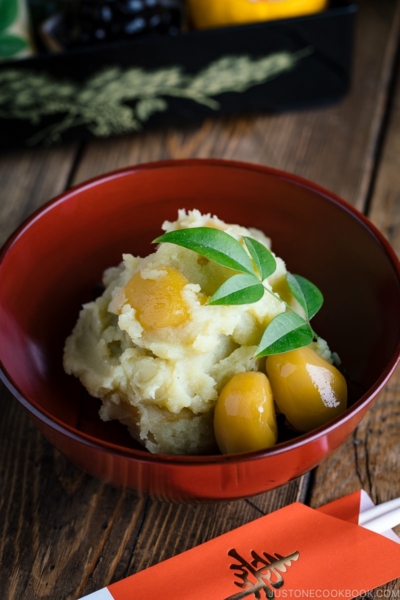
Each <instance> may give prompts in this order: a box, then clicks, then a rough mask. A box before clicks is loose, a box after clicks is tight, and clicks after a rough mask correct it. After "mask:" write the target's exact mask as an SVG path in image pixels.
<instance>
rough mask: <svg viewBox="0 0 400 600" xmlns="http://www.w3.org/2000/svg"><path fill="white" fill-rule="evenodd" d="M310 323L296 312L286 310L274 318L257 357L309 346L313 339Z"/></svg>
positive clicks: (257, 351)
mask: <svg viewBox="0 0 400 600" xmlns="http://www.w3.org/2000/svg"><path fill="white" fill-rule="evenodd" d="M313 337H314V335H313V331H312V329H311V327H310V326H309V324H308V323H307V322H306V321H305V320H304V319H302V318H301V317H300V316H299V315H298V314H296V313H294V312H284V313H281V314H280V315H277V316H276V317H275V318H274V319H272V321H271V323H270V324H269V325H268V327H267V329H266V330H265V331H264V335H263V336H262V338H261V341H260V344H259V346H258V348H257V350H256V354H255V355H256V357H257V358H260V357H261V356H268V355H270V354H281V353H283V352H289V351H290V350H295V349H296V348H302V347H303V346H308V344H311V342H312V341H313Z"/></svg>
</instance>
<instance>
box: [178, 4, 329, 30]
mask: <svg viewBox="0 0 400 600" xmlns="http://www.w3.org/2000/svg"><path fill="white" fill-rule="evenodd" d="M186 2H187V5H188V8H189V16H190V19H191V22H192V24H193V26H194V27H195V28H198V29H207V28H209V27H226V26H229V25H240V24H243V23H254V22H256V21H269V20H274V19H286V18H289V17H299V16H302V15H309V14H313V13H316V12H320V11H322V10H324V9H325V8H327V6H328V0H278V1H277V0H186Z"/></svg>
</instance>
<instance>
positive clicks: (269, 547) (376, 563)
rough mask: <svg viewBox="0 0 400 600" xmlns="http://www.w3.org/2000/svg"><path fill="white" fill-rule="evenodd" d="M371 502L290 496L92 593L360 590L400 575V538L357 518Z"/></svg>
mask: <svg viewBox="0 0 400 600" xmlns="http://www.w3.org/2000/svg"><path fill="white" fill-rule="evenodd" d="M372 506H373V503H372V501H371V500H370V498H369V497H368V495H367V494H366V493H365V492H364V491H362V490H360V491H359V492H355V493H354V494H350V495H349V496H345V497H344V498H341V499H339V500H337V501H335V502H331V503H330V504H327V505H325V506H323V507H321V508H320V509H318V510H314V509H312V508H309V507H307V506H304V505H303V504H300V503H294V504H290V505H289V506H285V507H284V508H281V509H280V510H277V511H275V512H273V513H271V514H269V515H266V516H265V517H261V518H260V519H256V520H255V521H252V522H251V523H248V524H247V525H243V526H242V527H239V528H238V529H235V530H233V531H231V532H229V533H226V534H224V535H221V536H219V537H217V538H215V539H214V540H211V541H209V542H206V543H204V544H201V545H200V546H197V547H196V548H193V549H191V550H188V551H187V552H184V553H182V554H179V555H178V556H175V557H173V558H171V559H169V560H166V561H163V562H161V563H159V564H158V565H155V566H153V567H150V568H148V569H145V570H143V571H141V572H139V573H137V574H135V575H132V576H131V577H128V578H127V579H124V580H122V581H119V582H117V583H113V584H111V585H109V586H108V587H107V588H104V589H102V590H100V591H98V592H95V593H93V594H90V595H89V596H85V600H150V598H162V599H163V600H187V599H189V598H190V600H241V599H242V598H250V599H254V598H256V599H257V600H260V599H262V598H266V599H272V598H302V597H305V598H332V597H334V598H353V597H355V596H358V595H362V594H364V593H365V592H367V591H368V590H371V589H373V588H375V587H378V586H380V585H383V584H385V583H387V582H388V581H391V580H392V579H395V578H397V577H400V539H399V538H398V537H397V536H396V535H395V534H394V533H393V532H392V531H390V532H387V533H386V534H385V535H380V534H377V533H373V532H371V531H368V530H367V529H364V528H362V527H360V526H359V525H358V524H357V523H358V518H359V515H360V513H361V512H363V511H364V510H366V509H368V508H371V507H372Z"/></svg>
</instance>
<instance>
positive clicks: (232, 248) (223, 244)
mask: <svg viewBox="0 0 400 600" xmlns="http://www.w3.org/2000/svg"><path fill="white" fill-rule="evenodd" d="M154 242H155V243H160V242H169V243H170V244H176V245H178V246H183V247H184V248H187V249H188V250H193V251H194V252H197V253H198V254H201V256H205V257H206V258H209V259H210V260H213V261H214V262H216V263H218V264H219V265H222V266H224V267H228V268H229V269H233V270H235V271H241V272H242V273H250V274H251V275H253V274H254V269H253V266H252V264H251V260H250V257H249V255H248V254H247V252H246V251H245V249H244V248H243V247H242V246H241V245H240V244H239V242H238V241H237V240H235V238H234V237H232V236H231V235H229V234H228V233H225V231H221V230H220V229H214V228H212V227H192V228H190V229H177V230H176V231H169V232H168V233H164V235H161V236H160V237H158V238H156V239H155V240H154Z"/></svg>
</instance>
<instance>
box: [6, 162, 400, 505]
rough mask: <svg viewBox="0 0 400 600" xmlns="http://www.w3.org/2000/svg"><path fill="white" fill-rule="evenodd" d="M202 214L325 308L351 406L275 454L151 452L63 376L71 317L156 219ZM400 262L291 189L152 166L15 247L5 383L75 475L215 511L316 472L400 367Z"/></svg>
mask: <svg viewBox="0 0 400 600" xmlns="http://www.w3.org/2000/svg"><path fill="white" fill-rule="evenodd" d="M179 208H186V209H191V208H198V209H199V210H200V211H202V212H203V213H204V212H209V213H212V214H216V215H218V216H219V217H220V218H221V219H224V220H225V221H228V222H235V223H240V224H242V225H245V226H252V227H257V228H259V229H262V230H264V232H265V233H266V234H267V235H268V236H269V237H271V238H272V248H273V250H274V251H275V252H276V253H277V254H278V255H279V256H281V257H283V258H284V259H285V261H286V264H287V267H288V270H290V271H291V272H292V273H298V274H301V275H303V276H304V277H307V278H309V279H310V280H311V281H313V282H314V283H315V284H316V285H317V286H318V287H319V288H320V289H321V290H322V291H323V294H324V297H325V303H324V306H323V308H322V310H321V312H320V313H319V315H317V317H316V318H315V320H314V321H313V324H314V328H315V329H316V330H317V331H318V333H319V334H320V335H321V336H322V337H324V338H325V339H327V340H328V342H329V345H330V347H331V348H332V349H333V350H335V351H336V352H337V353H338V354H339V355H340V357H341V359H342V363H343V365H344V366H345V369H346V372H347V373H348V376H349V381H350V398H351V405H350V407H349V408H348V410H347V411H346V412H345V413H344V414H343V415H342V416H341V417H339V418H337V419H335V420H334V421H332V422H331V423H329V424H328V425H326V426H325V427H321V428H320V429H318V430H315V431H313V432H311V433H309V434H306V435H301V436H299V437H296V438H294V439H288V440H285V441H282V442H281V443H279V444H277V445H276V446H275V447H274V448H272V449H269V450H265V451H260V452H252V453H246V454H240V455H226V456H220V455H215V456H200V457H193V456H185V457H176V456H166V455H155V454H150V453H149V452H147V451H146V450H144V449H142V448H141V447H139V446H138V445H136V444H135V442H133V441H132V439H131V438H130V437H129V435H128V434H127V432H126V431H125V429H124V427H123V426H122V425H120V424H119V423H103V422H102V421H101V420H100V418H99V417H98V414H97V413H98V409H99V401H98V400H95V399H93V398H90V397H89V396H88V395H87V394H86V392H85V391H84V390H83V388H82V386H81V385H80V383H79V382H78V381H77V380H76V379H75V378H73V377H70V376H67V375H66V374H65V373H64V372H63V368H62V350H63V345H64V341H65V338H66V337H67V335H69V333H70V331H71V329H72V327H73V325H74V323H75V321H76V319H77V316H78V312H79V309H80V306H81V305H82V303H83V302H86V301H88V300H90V299H92V298H93V297H94V295H95V294H96V289H97V286H98V284H99V282H100V281H101V275H102V272H103V270H104V269H105V268H107V267H109V266H113V265H116V264H118V263H119V262H120V260H121V255H122V253H125V252H131V253H132V254H139V255H142V256H143V255H146V254H148V253H149V252H151V251H152V248H153V246H152V245H151V241H152V240H153V239H154V238H155V237H156V236H157V235H158V234H160V226H161V224H162V222H163V221H164V220H165V219H168V220H174V219H175V218H176V215H177V210H178V209H179ZM399 280H400V277H399V264H398V260H397V258H396V256H395V254H394V252H393V250H392V249H391V248H390V246H389V244H388V243H387V242H386V240H385V239H384V238H383V236H382V235H381V234H380V233H379V232H378V231H377V230H376V229H375V228H374V227H373V226H372V225H371V224H370V223H369V221H368V220H367V219H365V218H364V217H363V216H362V215H361V214H359V213H358V212H357V211H356V210H355V209H353V208H352V207H351V206H350V205H348V204H347V203H346V202H344V201H343V200H341V199H339V198H337V197H336V196H334V195H333V194H331V193H329V192H327V191H326V190H323V189H321V188H319V187H318V186H316V185H314V184H312V183H310V182H307V181H304V180H301V179H299V178H298V177H295V176H292V175H289V174H286V173H282V172H278V171H274V170H271V169H268V168H266V167H258V166H253V165H249V164H242V163H233V162H225V161H212V160H188V161H169V162H164V163H154V164H149V165H143V166H138V167H132V168H128V169H125V170H122V171H118V172H115V173H111V174H107V175H103V176H101V177H99V178H97V179H94V180H92V181H89V182H87V183H84V184H82V185H80V186H78V187H76V188H74V189H71V190H69V191H67V192H66V193H64V194H62V195H61V196H59V197H58V198H56V199H54V200H52V201H51V202H49V203H48V204H47V205H45V206H44V207H43V208H42V209H40V210H39V211H38V212H36V213H35V214H34V215H33V216H32V217H30V218H29V219H28V220H27V221H26V222H25V223H24V224H23V225H22V226H21V227H20V228H19V229H18V230H17V231H16V233H15V234H14V235H13V236H12V237H11V238H10V240H9V241H8V242H7V244H6V245H5V246H4V248H3V250H2V254H1V265H0V328H1V329H0V362H1V368H2V377H3V379H4V381H5V383H6V385H7V386H8V387H9V388H10V389H11V390H12V392H13V393H14V395H15V397H16V398H17V399H18V400H19V401H20V402H21V404H22V405H23V406H24V407H25V408H26V410H27V411H28V412H29V414H30V416H31V417H32V419H33V420H34V422H35V423H36V425H37V426H38V428H39V429H40V430H41V431H42V433H43V434H44V435H45V436H46V437H47V439H48V440H49V441H50V442H51V443H52V444H54V446H55V447H56V448H58V449H59V450H60V451H61V452H63V453H64V454H65V455H66V456H67V457H68V458H69V459H70V460H71V461H72V462H73V463H75V464H76V465H78V466H79V467H81V468H82V469H84V470H85V471H87V472H89V473H90V474H92V475H95V476H97V477H99V478H101V479H103V480H105V481H107V482H110V483H113V484H115V485H121V486H126V487H130V488H133V489H135V490H137V492H138V493H140V494H143V495H144V494H149V495H151V496H153V497H157V498H160V499H165V500H170V501H180V502H196V501H210V500H214V501H219V500H227V499H234V498H241V497H248V496H252V495H255V494H258V493H261V492H264V491H267V490H270V489H273V488H276V487H277V486H280V485H282V484H284V483H286V482H288V481H290V480H291V479H293V478H296V477H298V476H299V475H301V474H303V473H305V472H306V471H308V470H310V469H311V468H313V467H314V466H316V465H317V464H318V463H319V462H320V461H321V460H322V459H323V458H324V457H326V456H327V455H328V454H329V453H331V452H332V451H333V450H334V449H335V448H337V447H338V446H339V444H341V443H342V442H343V440H344V439H345V438H346V437H347V436H348V435H349V434H350V433H351V432H352V431H353V430H354V428H355V427H356V426H357V424H358V423H359V421H360V419H361V418H362V416H363V415H364V414H365V412H366V410H367V409H368V407H369V405H370V404H371V402H372V401H373V399H374V397H375V396H376V394H377V393H378V392H379V390H380V389H381V388H382V387H383V385H384V384H385V382H386V381H387V379H388V378H389V376H390V375H391V373H392V372H393V370H394V368H395V366H396V363H397V362H398V360H399V339H400V311H399V306H400V291H399Z"/></svg>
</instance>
